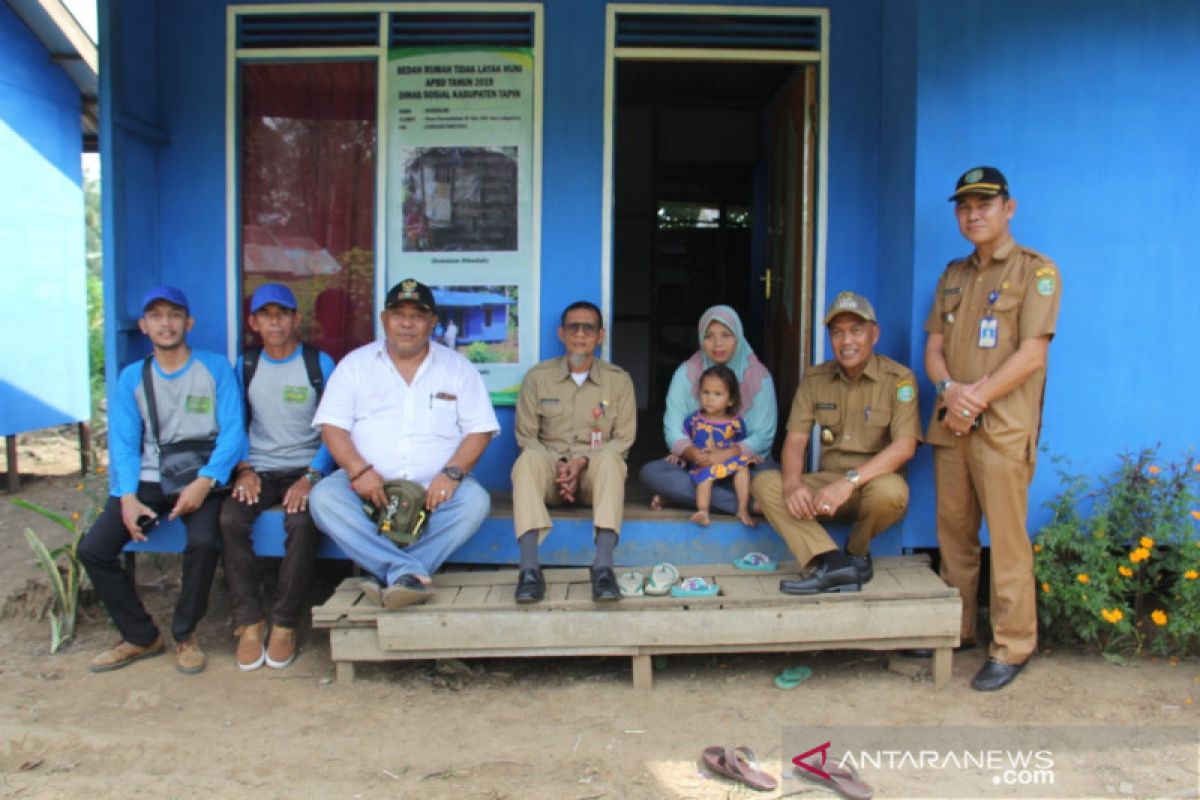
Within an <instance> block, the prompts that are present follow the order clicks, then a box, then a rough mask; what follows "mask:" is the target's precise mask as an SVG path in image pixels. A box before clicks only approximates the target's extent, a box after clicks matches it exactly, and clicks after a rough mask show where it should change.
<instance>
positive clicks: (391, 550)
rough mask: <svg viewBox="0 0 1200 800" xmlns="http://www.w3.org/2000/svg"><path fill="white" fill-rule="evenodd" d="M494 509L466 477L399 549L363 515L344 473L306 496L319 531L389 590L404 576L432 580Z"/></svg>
mask: <svg viewBox="0 0 1200 800" xmlns="http://www.w3.org/2000/svg"><path fill="white" fill-rule="evenodd" d="M491 505H492V499H491V497H490V496H489V495H488V493H487V490H486V489H484V488H483V487H482V486H480V485H479V483H478V482H477V481H476V480H475V479H474V478H471V477H467V478H463V480H462V483H460V484H459V485H458V489H456V490H455V492H454V496H453V497H452V498H450V499H449V500H447V501H446V502H444V503H442V504H441V505H440V506H438V508H437V511H434V512H433V513H432V514H430V515H429V521H428V522H427V523H426V524H425V531H424V533H422V534H421V538H420V539H418V540H417V541H416V542H414V543H413V544H411V545H409V546H408V547H406V548H405V549H403V550H401V549H400V548H399V547H397V546H396V545H395V544H394V543H393V542H392V540H391V539H388V538H387V537H386V536H383V535H382V534H380V533H379V531H378V530H377V529H376V527H375V523H374V522H372V521H371V519H370V517H368V516H367V515H366V513H365V512H364V511H363V508H362V506H363V499H362V498H361V497H359V496H358V493H356V492H355V491H354V489H352V488H350V480H349V478H348V477H347V476H346V471H345V470H341V469H339V470H338V471H337V472H335V473H333V474H332V475H330V476H329V477H327V478H324V479H322V480H321V482H320V483H318V484H317V485H316V486H314V487H313V490H312V494H310V495H309V496H308V507H309V510H310V511H311V512H312V515H313V519H314V520H316V522H317V527H318V528H320V529H321V531H322V532H323V533H324V534H325V535H326V536H328V537H329V538H330V539H333V540H334V541H335V542H337V544H338V546H339V547H341V548H342V550H344V551H345V552H346V554H347V555H348V556H350V558H352V559H353V560H354V562H355V563H356V564H358V565H359V566H360V567H362V568H363V569H364V570H366V571H367V572H369V573H370V574H372V575H374V576H375V577H376V578H378V579H379V581H380V583H382V584H383V585H385V586H391V585H392V584H393V583H395V582H396V581H397V580H398V579H399V578H400V576H401V575H416V576H424V577H429V576H432V575H433V574H434V573H435V572H437V571H438V568H439V567H441V566H442V564H444V563H445V561H446V559H447V558H449V557H450V554H451V553H453V552H454V551H455V550H457V549H458V548H460V547H462V545H463V544H464V543H466V541H467V540H468V539H470V538H471V537H472V536H473V535H475V531H477V530H479V526H480V525H482V524H483V520H484V518H485V517H487V515H488V511H489V510H490V509H491Z"/></svg>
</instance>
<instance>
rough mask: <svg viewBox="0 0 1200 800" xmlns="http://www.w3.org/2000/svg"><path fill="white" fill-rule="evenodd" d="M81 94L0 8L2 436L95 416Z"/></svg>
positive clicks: (0, 6)
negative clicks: (90, 363) (90, 381)
mask: <svg viewBox="0 0 1200 800" xmlns="http://www.w3.org/2000/svg"><path fill="white" fill-rule="evenodd" d="M81 152H82V131H81V126H80V99H79V89H78V88H77V87H76V86H75V84H74V83H73V82H72V81H71V79H70V78H69V77H68V76H67V74H66V73H65V72H64V71H63V70H62V68H61V67H59V66H58V65H56V64H53V63H51V62H50V60H49V55H48V54H47V52H46V49H45V48H44V47H43V46H42V44H41V42H39V41H38V40H37V38H36V37H35V36H34V35H33V34H32V33H30V31H29V29H28V28H26V27H25V24H24V23H23V22H21V20H20V19H19V18H18V17H17V16H16V15H15V14H13V12H12V9H10V8H9V7H8V5H6V4H0V435H9V434H15V433H20V432H22V431H29V430H34V429H37V428H45V427H50V426H52V425H60V424H63V423H67V422H80V421H84V420H87V419H88V418H89V417H90V416H91V403H90V399H89V385H88V350H87V344H88V342H87V265H86V262H85V259H84V214H83V185H82V184H83V178H82V171H81V170H82V168H81V166H80V155H81Z"/></svg>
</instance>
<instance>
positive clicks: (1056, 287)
mask: <svg viewBox="0 0 1200 800" xmlns="http://www.w3.org/2000/svg"><path fill="white" fill-rule="evenodd" d="M950 200H951V201H952V202H953V203H954V213H955V216H956V217H957V219H958V227H959V230H960V231H961V232H962V235H963V236H964V237H965V238H966V239H967V241H969V242H971V243H972V244H973V245H975V252H973V253H972V254H971V255H970V256H968V257H967V258H962V259H957V260H955V261H951V262H950V264H949V265H948V266H947V267H946V271H945V272H943V273H942V277H941V279H940V280H939V281H938V285H937V292H936V294H935V295H934V300H933V308H932V309H930V312H929V317H928V319H926V321H925V331H926V333H928V334H929V339H928V341H927V343H926V345H925V371H926V374H927V375H928V376H929V379H930V380H931V381H933V382H934V384H936V386H937V392H938V402H937V404H936V408H935V410H934V417H933V419H932V420H931V421H930V423H929V432H928V436H927V437H926V438H927V439H928V441H929V443H930V444H932V445H933V446H934V457H933V458H934V470H935V475H936V482H937V504H938V510H937V521H938V545H939V547H940V548H941V555H942V568H941V573H942V578H943V579H944V580H945V581H946V582H947V583H948V584H950V585H951V586H954V587H955V588H957V589H958V591H959V594H961V595H962V601H963V619H962V631H961V636H962V641H963V643H964V644H968V643H971V642H973V641H974V640H975V618H976V602H975V597H976V592H977V591H978V585H979V565H980V553H981V550H980V541H979V526H980V521H981V517H986V518H987V522H988V531H989V533H990V535H991V549H992V561H991V564H992V569H991V587H990V588H991V602H990V607H991V617H992V645H991V648H990V650H989V653H988V659H987V661H986V663H985V664H984V665H983V667H982V668H981V669H980V670H979V672H978V673H976V675H975V677H974V679H973V680H972V681H971V686H972V687H973V688H974V689H976V690H978V691H995V690H996V689H1000V688H1003V687H1004V686H1006V685H1008V684H1009V683H1010V682H1011V681H1012V680H1013V679H1014V678H1016V676H1017V674H1018V673H1019V672H1020V671H1021V669H1022V668H1023V667H1024V666H1025V662H1026V661H1027V660H1028V659H1029V657H1030V655H1032V654H1033V651H1034V648H1035V647H1036V646H1037V604H1036V599H1035V594H1034V578H1033V551H1032V548H1031V546H1030V543H1029V534H1028V531H1027V530H1026V527H1025V523H1026V516H1027V511H1028V500H1029V498H1028V492H1029V482H1030V481H1031V480H1032V479H1033V470H1034V462H1035V460H1036V457H1037V444H1038V434H1039V432H1040V428H1041V417H1042V395H1043V391H1044V389H1045V385H1046V364H1047V357H1048V353H1049V348H1050V340H1051V338H1053V336H1054V327H1055V320H1056V319H1057V317H1058V307H1059V301H1060V298H1061V296H1062V280H1061V277H1060V276H1059V273H1058V268H1057V267H1056V266H1055V265H1054V262H1052V261H1051V260H1050V259H1048V258H1046V257H1045V256H1043V255H1041V254H1040V253H1035V252H1034V251H1032V250H1028V249H1026V248H1024V247H1022V246H1021V245H1019V244H1017V243H1016V242H1015V241H1013V237H1012V233H1011V232H1010V231H1009V222H1010V220H1012V217H1013V214H1014V213H1015V212H1016V209H1017V202H1016V200H1013V199H1012V198H1011V197H1009V194H1008V181H1007V180H1006V179H1005V177H1004V175H1003V174H1002V173H1001V172H1000V170H998V169H996V168H995V167H975V168H973V169H970V170H967V171H966V172H965V173H963V175H962V177H960V178H959V179H958V184H957V185H956V187H955V190H954V194H953V195H951V196H950Z"/></svg>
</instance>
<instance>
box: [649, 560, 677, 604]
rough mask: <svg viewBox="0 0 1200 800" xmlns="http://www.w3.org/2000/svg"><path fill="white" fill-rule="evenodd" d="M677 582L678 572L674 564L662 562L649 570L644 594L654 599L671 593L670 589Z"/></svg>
mask: <svg viewBox="0 0 1200 800" xmlns="http://www.w3.org/2000/svg"><path fill="white" fill-rule="evenodd" d="M678 580H679V570H678V569H676V568H675V565H674V564H668V563H667V562H665V561H662V562H660V563H658V564H655V565H654V569H652V570H650V577H649V578H648V579H647V580H646V588H645V592H646V594H649V595H654V596H655V597H660V596H662V595H664V594H667V593H668V592H670V591H671V587H672V586H674V585H675V582H676V581H678Z"/></svg>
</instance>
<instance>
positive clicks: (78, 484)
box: [75, 483, 1196, 514]
mask: <svg viewBox="0 0 1200 800" xmlns="http://www.w3.org/2000/svg"><path fill="white" fill-rule="evenodd" d="M75 491H77V492H82V491H83V484H82V483H77V484H75ZM1192 513H1193V514H1194V513H1196V512H1194V511H1193V512H1192Z"/></svg>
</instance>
